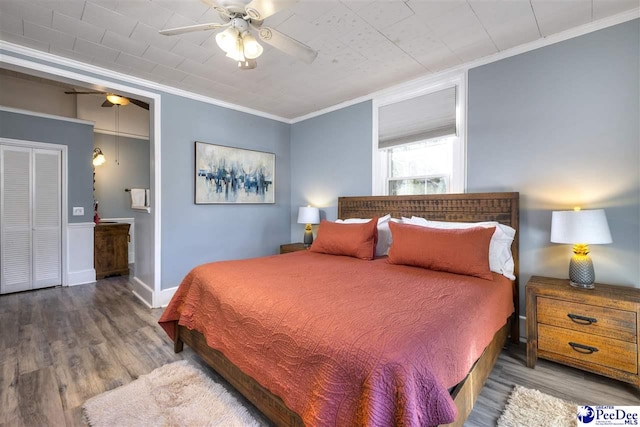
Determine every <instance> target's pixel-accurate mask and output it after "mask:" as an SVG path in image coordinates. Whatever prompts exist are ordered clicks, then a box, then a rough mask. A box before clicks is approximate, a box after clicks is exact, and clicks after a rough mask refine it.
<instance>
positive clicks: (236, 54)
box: [227, 37, 245, 61]
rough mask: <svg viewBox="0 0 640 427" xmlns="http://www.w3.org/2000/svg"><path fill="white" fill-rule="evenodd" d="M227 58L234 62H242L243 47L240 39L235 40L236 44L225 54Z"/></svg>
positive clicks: (243, 58)
mask: <svg viewBox="0 0 640 427" xmlns="http://www.w3.org/2000/svg"><path fill="white" fill-rule="evenodd" d="M227 58H231V59H233V60H234V61H244V60H245V57H244V46H243V45H242V38H241V37H238V38H236V44H235V46H234V48H233V49H232V50H231V51H229V52H227Z"/></svg>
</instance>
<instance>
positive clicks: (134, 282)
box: [129, 276, 153, 308]
mask: <svg viewBox="0 0 640 427" xmlns="http://www.w3.org/2000/svg"><path fill="white" fill-rule="evenodd" d="M129 283H131V286H133V294H134V295H135V296H136V297H138V299H139V300H140V301H142V303H143V304H144V305H146V306H147V307H149V308H153V290H152V289H151V288H150V287H149V286H147V284H146V283H144V282H143V281H142V280H140V279H138V278H137V277H135V276H133V277H132V276H130V277H129Z"/></svg>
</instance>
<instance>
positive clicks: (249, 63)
mask: <svg viewBox="0 0 640 427" xmlns="http://www.w3.org/2000/svg"><path fill="white" fill-rule="evenodd" d="M257 66H258V62H257V61H256V60H255V59H247V60H246V61H238V68H239V69H241V70H253V69H254V68H256V67H257Z"/></svg>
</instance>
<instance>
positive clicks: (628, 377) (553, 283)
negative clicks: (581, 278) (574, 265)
mask: <svg viewBox="0 0 640 427" xmlns="http://www.w3.org/2000/svg"><path fill="white" fill-rule="evenodd" d="M525 292H526V305H527V366H528V367H530V368H533V367H535V365H536V361H537V359H538V358H539V357H540V358H543V359H548V360H553V361H555V362H559V363H563V364H565V365H569V366H573V367H575V368H579V369H584V370H586V371H590V372H594V373H597V374H601V375H605V376H607V377H611V378H616V379H618V380H621V381H625V382H628V383H632V384H635V385H636V386H639V387H640V372H639V370H638V367H639V366H640V352H639V351H638V345H639V342H640V339H639V335H638V331H640V289H638V288H630V287H626V286H612V285H602V284H596V287H595V289H579V288H574V287H572V286H570V285H569V281H568V280H566V279H552V278H548V277H539V276H533V277H532V278H531V280H529V282H528V283H527V286H526V291H525Z"/></svg>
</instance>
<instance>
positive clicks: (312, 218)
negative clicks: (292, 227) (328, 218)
mask: <svg viewBox="0 0 640 427" xmlns="http://www.w3.org/2000/svg"><path fill="white" fill-rule="evenodd" d="M298 224H306V226H305V228H304V246H305V247H309V246H311V244H312V243H313V232H312V231H311V224H320V210H319V209H318V208H312V207H311V206H305V207H301V208H299V209H298Z"/></svg>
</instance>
